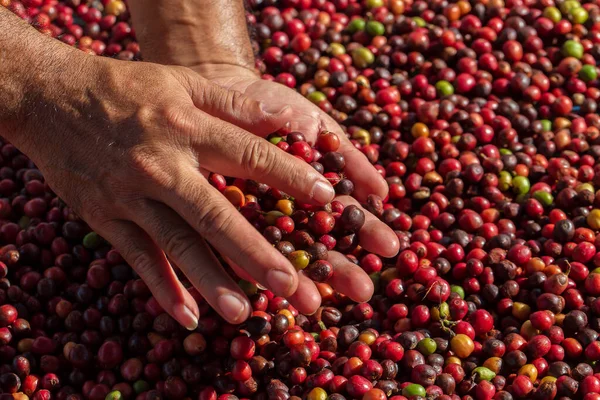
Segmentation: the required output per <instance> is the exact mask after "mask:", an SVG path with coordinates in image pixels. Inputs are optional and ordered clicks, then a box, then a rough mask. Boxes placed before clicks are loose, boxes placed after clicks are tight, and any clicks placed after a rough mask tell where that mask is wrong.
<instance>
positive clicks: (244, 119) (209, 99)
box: [192, 78, 293, 137]
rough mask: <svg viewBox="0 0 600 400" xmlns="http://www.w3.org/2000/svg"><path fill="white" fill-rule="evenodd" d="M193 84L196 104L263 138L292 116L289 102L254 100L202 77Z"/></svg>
mask: <svg viewBox="0 0 600 400" xmlns="http://www.w3.org/2000/svg"><path fill="white" fill-rule="evenodd" d="M193 84H194V87H193V90H192V100H193V101H194V105H195V106H196V107H198V108H199V109H201V110H202V111H205V112H207V113H208V114H210V115H212V116H214V117H217V118H219V119H221V120H223V121H227V122H229V123H231V124H233V125H236V126H239V127H240V128H242V129H244V130H246V131H248V132H252V133H253V134H255V135H259V136H263V137H264V136H267V135H269V134H271V133H273V132H276V131H277V130H279V129H281V128H283V127H284V126H285V125H286V124H288V122H289V121H290V119H291V118H292V114H293V112H292V107H291V106H289V105H283V106H282V105H280V104H278V103H273V102H269V103H265V102H261V101H257V100H254V99H252V98H250V97H248V96H246V95H245V94H243V93H241V92H239V91H236V90H230V89H226V88H224V87H222V86H219V85H217V84H215V83H212V82H210V81H208V80H206V79H203V78H199V79H198V80H197V81H195V82H194V83H193Z"/></svg>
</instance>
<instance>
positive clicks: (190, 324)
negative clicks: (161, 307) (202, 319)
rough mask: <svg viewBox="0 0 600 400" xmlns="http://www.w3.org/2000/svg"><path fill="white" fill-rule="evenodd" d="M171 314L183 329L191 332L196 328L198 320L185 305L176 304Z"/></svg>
mask: <svg viewBox="0 0 600 400" xmlns="http://www.w3.org/2000/svg"><path fill="white" fill-rule="evenodd" d="M173 314H175V318H176V319H177V321H179V323H180V324H181V325H183V327H184V328H185V329H187V330H190V331H193V330H194V329H196V328H197V327H198V318H197V317H196V316H195V315H194V313H193V312H192V310H190V309H189V308H188V306H186V305H185V304H178V305H176V306H175V307H173Z"/></svg>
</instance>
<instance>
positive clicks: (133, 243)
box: [97, 221, 200, 330]
mask: <svg viewBox="0 0 600 400" xmlns="http://www.w3.org/2000/svg"><path fill="white" fill-rule="evenodd" d="M101 228H102V229H100V230H97V232H98V233H99V234H100V235H102V236H103V237H104V238H106V239H107V240H108V241H109V242H111V243H112V244H113V246H115V248H116V249H117V250H119V252H120V253H121V255H122V256H123V258H124V259H125V260H126V261H127V262H128V263H129V265H131V267H132V268H133V269H134V270H135V272H137V274H138V275H139V276H140V277H141V278H142V280H143V281H144V282H145V283H146V285H148V288H149V289H150V291H151V292H152V294H153V295H154V297H155V298H156V300H157V301H158V304H160V305H161V307H162V308H163V309H164V310H165V311H167V312H168V313H169V314H170V315H171V316H172V317H173V318H175V319H176V320H177V322H179V323H180V324H181V325H182V326H184V327H185V328H187V329H189V330H194V329H196V327H197V326H198V317H199V316H200V311H199V310H198V304H196V301H195V300H194V299H193V297H192V296H191V295H190V294H189V292H188V291H187V290H186V289H185V288H184V287H183V285H182V284H181V282H179V279H177V275H175V272H174V271H173V268H172V267H171V265H170V264H169V262H168V261H167V258H166V257H165V254H164V253H163V252H162V250H160V248H158V246H157V245H156V243H155V242H154V241H153V240H152V239H151V238H150V237H149V236H148V234H147V233H146V232H144V230H143V229H141V228H140V227H139V226H138V225H136V224H134V223H133V222H130V221H113V222H111V223H110V224H107V225H105V226H103V227H101Z"/></svg>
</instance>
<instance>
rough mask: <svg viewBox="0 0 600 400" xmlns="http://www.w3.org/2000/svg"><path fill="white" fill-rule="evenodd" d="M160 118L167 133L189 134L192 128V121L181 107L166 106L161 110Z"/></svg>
mask: <svg viewBox="0 0 600 400" xmlns="http://www.w3.org/2000/svg"><path fill="white" fill-rule="evenodd" d="M160 117H161V119H162V120H163V121H164V124H165V126H166V129H167V131H168V132H172V133H175V134H180V133H183V132H190V131H191V130H192V128H193V124H192V121H191V120H190V118H189V117H188V115H187V113H185V112H184V111H183V108H182V107H176V106H166V107H164V108H162V109H161V111H160Z"/></svg>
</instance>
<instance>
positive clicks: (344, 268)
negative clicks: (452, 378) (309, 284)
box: [327, 251, 375, 303]
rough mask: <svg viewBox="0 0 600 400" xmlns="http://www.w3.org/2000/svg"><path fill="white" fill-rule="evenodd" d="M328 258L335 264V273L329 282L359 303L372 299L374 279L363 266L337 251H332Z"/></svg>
mask: <svg viewBox="0 0 600 400" xmlns="http://www.w3.org/2000/svg"><path fill="white" fill-rule="evenodd" d="M327 260H328V261H329V262H330V263H331V264H332V265H333V275H332V277H331V278H329V280H328V281H327V283H329V284H330V285H331V286H332V287H333V288H334V289H335V290H337V291H338V292H340V293H343V294H345V295H346V296H348V297H350V298H351V299H352V300H354V301H356V302H358V303H363V302H365V301H369V300H370V299H371V297H372V296H373V292H374V290H375V288H374V286H373V281H372V280H371V278H370V277H369V275H367V273H366V272H365V271H363V269H362V268H360V267H359V266H358V265H356V264H354V263H352V262H350V261H349V260H348V259H347V258H346V257H345V256H344V255H343V254H341V253H338V252H337V251H330V252H329V254H328V257H327Z"/></svg>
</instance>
